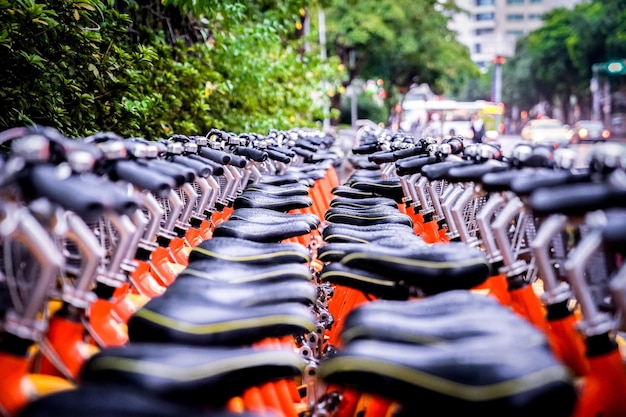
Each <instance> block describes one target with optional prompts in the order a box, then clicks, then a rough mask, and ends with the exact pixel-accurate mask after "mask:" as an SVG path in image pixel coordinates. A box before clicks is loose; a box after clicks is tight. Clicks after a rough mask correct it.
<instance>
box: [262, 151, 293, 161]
mask: <svg viewBox="0 0 626 417" xmlns="http://www.w3.org/2000/svg"><path fill="white" fill-rule="evenodd" d="M265 152H267V156H268V157H269V158H270V159H273V160H274V161H278V162H282V163H283V164H289V163H291V158H290V157H289V156H287V155H286V154H284V153H282V152H277V151H275V150H273V149H266V150H265Z"/></svg>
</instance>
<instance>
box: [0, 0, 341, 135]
mask: <svg viewBox="0 0 626 417" xmlns="http://www.w3.org/2000/svg"><path fill="white" fill-rule="evenodd" d="M250 3H252V4H250ZM114 4H115V2H114V1H112V0H45V1H35V0H16V1H15V2H8V1H6V0H0V59H1V60H2V63H3V65H2V66H1V67H0V81H1V82H2V86H3V87H2V88H0V129H6V128H9V127H13V126H16V125H23V124H30V123H38V124H42V125H48V126H52V127H55V128H57V129H59V130H60V131H61V132H63V133H65V134H66V135H69V136H82V135H87V134H90V133H94V132H98V131H105V130H109V131H115V132H117V133H119V134H121V135H123V136H143V137H147V138H151V139H155V138H159V137H163V136H168V135H171V134H173V133H181V134H203V133H206V131H207V130H208V129H210V128H211V127H219V128H223V129H227V130H233V131H244V130H247V131H266V130H267V129H269V128H279V129H280V128H288V127H292V126H295V125H305V126H306V125H311V124H313V123H315V121H316V120H319V119H322V118H323V117H324V114H323V111H324V109H325V108H327V107H328V105H329V97H328V95H327V92H328V93H330V94H333V93H334V91H336V90H337V89H338V88H339V78H340V76H341V71H340V68H339V67H338V61H337V60H334V59H331V60H327V61H321V60H320V59H319V58H318V57H317V55H315V56H313V55H309V54H304V53H302V48H301V45H300V42H301V41H300V40H298V39H297V37H296V36H293V34H294V33H296V32H297V24H298V23H299V22H300V19H301V17H302V12H303V10H302V7H303V5H304V0H289V1H284V2H282V1H278V0H265V1H259V2H244V1H230V2H224V1H217V0H201V1H199V0H190V1H186V0H165V1H164V2H163V3H162V2H161V1H160V0H149V1H142V2H141V8H140V5H139V3H138V2H136V1H134V0H125V1H120V2H118V4H115V6H116V7H115V8H114V7H112V6H113V5H114ZM147 9H150V11H151V12H150V13H143V14H142V13H141V11H146V10H147ZM121 11H124V13H121ZM146 15H148V16H152V17H150V18H149V19H148V18H146ZM153 16H159V19H160V20H159V19H155V18H153Z"/></svg>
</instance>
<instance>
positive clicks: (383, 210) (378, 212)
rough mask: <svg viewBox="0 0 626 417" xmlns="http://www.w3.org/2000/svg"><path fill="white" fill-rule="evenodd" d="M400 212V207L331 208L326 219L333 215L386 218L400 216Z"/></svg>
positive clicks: (326, 214)
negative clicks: (388, 215) (394, 215)
mask: <svg viewBox="0 0 626 417" xmlns="http://www.w3.org/2000/svg"><path fill="white" fill-rule="evenodd" d="M398 213H400V210H398V206H397V205H396V206H395V207H389V206H368V207H363V208H361V207H331V208H330V209H328V210H327V211H326V213H325V214H324V217H325V218H326V219H327V220H328V217H329V216H331V215H332V214H349V215H360V216H363V217H377V216H384V215H387V214H398Z"/></svg>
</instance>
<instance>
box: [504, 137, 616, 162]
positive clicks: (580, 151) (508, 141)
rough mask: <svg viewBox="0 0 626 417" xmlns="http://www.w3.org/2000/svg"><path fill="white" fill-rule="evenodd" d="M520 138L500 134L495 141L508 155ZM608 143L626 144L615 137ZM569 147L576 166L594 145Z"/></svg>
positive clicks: (587, 157) (584, 144)
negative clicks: (572, 151) (572, 152)
mask: <svg viewBox="0 0 626 417" xmlns="http://www.w3.org/2000/svg"><path fill="white" fill-rule="evenodd" d="M521 142H522V139H521V138H520V136H519V135H501V136H500V137H499V138H498V141H497V143H499V144H500V146H501V147H502V152H503V153H504V155H505V156H507V157H508V156H510V155H511V151H512V150H513V148H514V147H515V145H517V144H518V143H521ZM610 143H619V144H621V145H623V146H626V140H624V139H615V140H613V139H612V140H610ZM570 146H571V149H574V150H575V151H576V156H577V163H576V166H579V167H580V166H586V165H587V163H588V160H589V157H590V152H591V150H592V149H593V146H595V145H594V144H592V143H583V144H575V145H570Z"/></svg>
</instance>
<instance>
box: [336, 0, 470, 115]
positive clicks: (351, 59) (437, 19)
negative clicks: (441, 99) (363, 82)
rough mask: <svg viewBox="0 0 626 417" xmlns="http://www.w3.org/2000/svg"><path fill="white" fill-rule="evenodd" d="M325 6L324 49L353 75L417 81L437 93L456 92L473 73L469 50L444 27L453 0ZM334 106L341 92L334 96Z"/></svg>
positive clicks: (350, 0) (343, 1)
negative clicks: (325, 40) (325, 31)
mask: <svg viewBox="0 0 626 417" xmlns="http://www.w3.org/2000/svg"><path fill="white" fill-rule="evenodd" d="M329 3H330V4H329V6H328V8H326V16H327V32H328V34H327V39H328V43H329V45H328V49H329V51H331V52H332V53H334V54H335V55H336V56H338V57H339V59H340V61H341V63H342V64H343V66H345V67H346V68H347V71H348V76H347V77H346V78H345V79H344V81H343V84H344V86H348V85H350V84H351V82H352V81H353V80H354V79H355V78H356V77H359V78H364V79H367V78H376V79H377V78H382V79H384V80H385V85H387V86H392V87H398V88H400V89H406V88H408V87H409V86H410V85H411V84H413V83H415V82H416V81H419V82H420V83H428V84H429V85H430V86H431V88H432V89H433V90H434V91H435V92H437V93H440V94H441V93H443V92H445V91H450V92H455V91H458V90H459V89H460V87H461V85H462V84H463V81H464V80H465V79H468V78H471V77H474V76H477V75H478V69H477V68H476V66H475V65H474V63H473V62H472V61H471V60H470V55H469V51H468V50H467V48H466V47H465V46H462V45H461V44H459V43H458V42H457V41H456V36H455V34H454V33H453V32H452V31H450V30H449V29H448V28H447V23H448V17H447V16H448V14H449V12H452V11H457V10H458V8H456V6H455V4H454V2H452V1H445V2H443V1H437V0H358V1H356V0H332V1H330V2H329ZM333 99H334V100H333V101H334V105H335V106H338V104H339V103H340V99H341V98H340V96H339V95H335V96H334V97H333Z"/></svg>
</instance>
